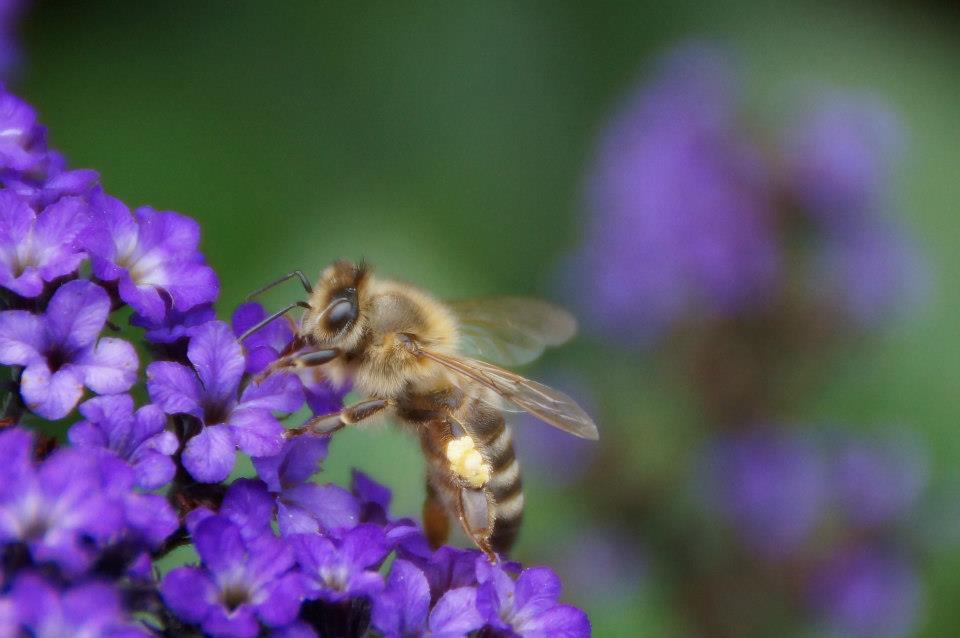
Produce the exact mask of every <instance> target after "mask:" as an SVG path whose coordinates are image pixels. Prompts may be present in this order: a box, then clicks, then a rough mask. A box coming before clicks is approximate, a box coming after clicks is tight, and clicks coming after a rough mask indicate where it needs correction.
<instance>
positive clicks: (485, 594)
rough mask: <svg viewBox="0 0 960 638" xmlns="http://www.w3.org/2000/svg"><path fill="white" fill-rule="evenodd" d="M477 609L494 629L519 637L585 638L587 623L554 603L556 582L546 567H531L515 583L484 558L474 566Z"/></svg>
mask: <svg viewBox="0 0 960 638" xmlns="http://www.w3.org/2000/svg"><path fill="white" fill-rule="evenodd" d="M476 569H477V580H478V581H479V582H480V586H479V587H478V588H477V602H476V604H477V609H478V610H479V612H480V614H481V616H482V617H483V619H484V621H485V623H486V624H487V625H489V626H490V627H493V628H494V629H498V630H502V631H509V632H512V633H511V634H509V635H514V636H521V637H522V638H588V637H589V636H590V621H589V620H588V619H587V615H586V614H585V613H583V612H582V611H581V610H579V609H577V608H576V607H571V606H570V605H564V604H561V603H560V602H558V600H559V598H560V579H559V578H557V575H556V574H554V573H553V571H552V570H550V569H549V568H547V567H531V568H528V569H525V570H523V571H522V572H520V575H519V576H518V577H517V579H516V580H514V579H513V578H511V577H510V575H509V574H508V573H507V572H506V571H505V570H504V569H503V568H502V567H501V566H499V565H491V564H490V562H489V561H488V560H487V559H486V558H484V557H481V558H478V559H477V563H476Z"/></svg>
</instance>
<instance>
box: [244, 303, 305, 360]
mask: <svg viewBox="0 0 960 638" xmlns="http://www.w3.org/2000/svg"><path fill="white" fill-rule="evenodd" d="M266 316H267V313H266V311H265V310H264V309H263V306H261V305H260V304H258V303H257V302H255V301H254V302H249V303H245V304H241V305H239V306H237V309H236V310H234V311H233V317H232V318H231V320H230V323H231V325H232V326H233V332H234V334H235V335H237V336H238V337H239V336H240V335H242V334H243V333H244V332H246V331H247V330H248V329H250V328H252V327H253V326H254V325H256V324H257V323H258V322H260V321H262V320H263V319H264V318H265V317H266ZM291 341H293V326H292V322H291V320H290V318H289V317H286V316H283V317H277V318H276V319H274V320H273V321H271V322H270V323H268V324H267V325H265V326H263V327H262V328H260V329H259V330H257V331H256V332H254V333H253V334H251V335H250V336H249V337H247V338H246V340H245V341H244V344H243V345H244V349H245V350H246V357H247V372H249V373H250V374H257V373H258V372H262V371H263V370H264V369H265V368H266V367H267V366H268V365H269V364H271V363H273V361H275V360H276V359H277V357H279V356H280V353H281V352H282V351H283V349H284V348H286V347H287V345H289V344H290V342H291Z"/></svg>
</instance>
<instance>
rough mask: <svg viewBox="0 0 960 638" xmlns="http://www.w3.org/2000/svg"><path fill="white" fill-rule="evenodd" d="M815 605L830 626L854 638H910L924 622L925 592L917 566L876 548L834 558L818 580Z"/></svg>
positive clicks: (840, 554)
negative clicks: (922, 602) (921, 607)
mask: <svg viewBox="0 0 960 638" xmlns="http://www.w3.org/2000/svg"><path fill="white" fill-rule="evenodd" d="M811 595H812V598H813V604H814V607H815V608H816V610H817V611H818V613H819V614H820V616H821V617H822V619H823V622H825V623H826V624H827V625H828V626H829V627H830V628H832V629H833V630H834V631H836V632H838V633H839V635H843V636H849V637H850V638H905V637H906V636H912V635H913V633H914V629H915V628H916V625H917V623H918V621H919V616H920V604H921V599H922V589H921V585H920V582H919V579H918V577H917V574H916V573H915V571H914V569H913V567H912V566H911V565H909V564H908V563H907V562H905V561H904V560H903V559H902V558H900V557H898V556H896V555H894V554H891V553H888V552H886V551H883V550H878V549H874V548H866V547H861V548H854V549H852V550H847V551H845V552H841V553H839V554H837V555H836V556H834V557H833V558H832V559H831V560H830V561H829V562H828V563H827V564H826V565H825V566H824V567H823V568H822V569H821V570H820V572H819V573H817V574H816V575H815V576H814V578H813V582H812V592H811Z"/></svg>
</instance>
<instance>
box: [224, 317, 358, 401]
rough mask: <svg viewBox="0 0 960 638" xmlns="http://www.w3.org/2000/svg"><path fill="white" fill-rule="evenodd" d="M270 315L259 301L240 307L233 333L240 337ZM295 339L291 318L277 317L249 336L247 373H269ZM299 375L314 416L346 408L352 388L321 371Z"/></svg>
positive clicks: (310, 371) (246, 345)
mask: <svg viewBox="0 0 960 638" xmlns="http://www.w3.org/2000/svg"><path fill="white" fill-rule="evenodd" d="M266 316H267V313H266V311H265V310H264V309H263V306H261V305H260V304H258V303H256V302H249V303H245V304H241V305H240V306H237V309H236V310H234V312H233V318H232V320H231V323H232V325H233V333H234V334H235V335H237V337H239V336H240V335H242V334H243V333H244V332H246V331H247V330H248V329H249V328H251V327H253V326H255V325H256V324H257V323H259V322H260V321H262V320H263V319H264V318H266ZM293 337H294V331H293V324H292V322H291V321H290V319H289V318H287V317H277V318H276V319H274V320H273V321H271V322H270V323H268V324H267V325H265V326H264V327H262V328H261V329H259V330H257V331H256V332H254V333H253V334H251V335H250V336H249V337H247V338H246V339H245V340H244V343H243V346H244V351H245V353H246V361H247V368H246V369H247V372H248V373H250V374H258V373H260V372H262V371H263V370H265V369H266V367H267V366H268V365H270V364H271V363H273V362H274V361H276V359H277V358H278V357H279V356H280V353H281V352H282V351H283V350H284V348H286V347H287V346H288V345H290V342H291V341H293ZM297 376H299V377H300V381H301V382H302V383H303V391H304V397H305V398H306V400H307V405H308V406H310V409H311V410H313V412H314V414H330V413H332V412H338V411H339V410H340V409H341V408H342V407H343V397H345V396H346V395H347V392H349V391H350V388H349V387H343V388H335V387H333V385H332V384H331V383H330V382H329V381H327V380H326V378H325V377H324V376H323V371H322V369H320V368H304V369H302V370H299V371H297Z"/></svg>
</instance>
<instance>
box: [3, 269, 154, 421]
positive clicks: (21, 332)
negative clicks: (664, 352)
mask: <svg viewBox="0 0 960 638" xmlns="http://www.w3.org/2000/svg"><path fill="white" fill-rule="evenodd" d="M109 314H110V298H109V296H108V295H107V293H106V291H104V290H103V289H102V288H100V287H99V286H97V285H96V284H93V283H90V282H89V281H85V280H77V281H71V282H69V283H66V284H64V285H63V286H61V287H60V288H58V289H57V291H56V292H55V293H54V294H53V297H52V298H51V299H50V303H49V305H48V306H47V310H46V312H45V313H44V314H43V315H34V314H31V313H29V312H27V311H25V310H8V311H6V312H2V313H0V363H3V364H6V365H19V366H24V367H25V369H24V371H23V375H22V377H21V380H20V392H21V394H22V395H23V399H24V401H25V402H26V404H27V407H28V408H30V410H31V411H32V412H35V413H36V414H38V415H40V416H43V417H46V418H48V419H59V418H62V417H64V416H66V415H67V414H69V413H70V411H71V410H73V407H74V406H75V405H76V404H77V401H79V400H80V396H81V395H82V394H83V386H87V387H88V388H90V389H91V390H93V391H94V392H97V393H100V394H113V393H117V392H126V391H127V390H129V389H130V386H132V385H133V383H134V381H135V380H136V376H137V367H138V365H139V361H138V359H137V353H136V352H135V351H134V349H133V346H131V345H130V344H129V343H127V342H126V341H123V340H122V339H115V338H112V337H103V338H101V339H99V340H98V339H97V337H98V336H99V335H100V331H101V330H103V327H104V325H106V322H107V316H108V315H109Z"/></svg>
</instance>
